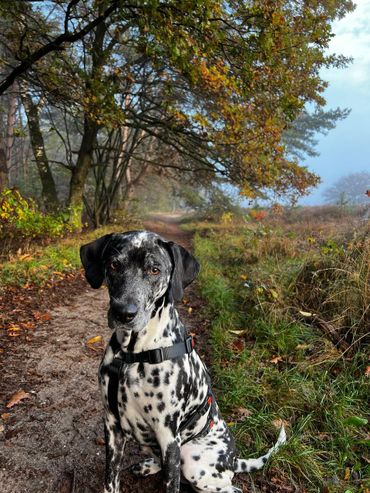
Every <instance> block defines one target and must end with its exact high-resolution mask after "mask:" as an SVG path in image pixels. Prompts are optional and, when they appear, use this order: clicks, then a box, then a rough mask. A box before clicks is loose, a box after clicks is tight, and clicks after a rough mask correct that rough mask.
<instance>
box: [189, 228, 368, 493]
mask: <svg viewBox="0 0 370 493" xmlns="http://www.w3.org/2000/svg"><path fill="white" fill-rule="evenodd" d="M198 232H199V234H197V235H196V237H195V241H194V245H195V254H196V256H197V258H198V259H199V260H200V263H201V266H202V270H201V274H200V291H201V294H202V296H203V297H205V299H206V301H207V308H206V310H207V312H208V316H210V318H211V319H212V331H211V335H210V341H211V345H212V352H211V353H210V354H211V357H212V365H211V369H212V374H213V377H214V383H215V387H216V395H217V398H218V401H219V404H220V407H221V409H222V411H223V414H224V416H225V418H226V420H227V421H228V423H229V425H230V426H231V429H232V431H233V433H234V435H235V437H236V440H237V444H238V448H239V450H240V452H241V455H243V456H245V457H250V456H254V457H256V456H258V455H260V454H262V453H265V452H266V450H267V449H268V448H269V447H270V446H271V445H272V443H273V442H274V440H276V436H277V432H278V431H277V428H276V425H277V423H279V420H284V421H285V422H286V424H287V426H288V434H289V440H288V443H287V445H286V446H285V447H283V448H282V449H281V450H280V451H279V452H278V453H277V454H276V455H275V457H273V458H272V459H271V461H269V463H268V465H267V469H272V471H271V474H274V475H276V474H280V475H281V476H282V477H285V478H289V482H290V484H293V485H296V487H297V488H298V491H310V492H317V491H327V492H333V493H334V492H335V493H339V492H346V491H348V492H352V493H355V492H365V491H366V488H369V487H370V485H369V477H370V466H369V462H368V460H366V457H368V456H369V446H370V440H369V425H368V423H367V424H366V419H368V420H369V418H370V413H369V407H368V396H369V395H370V387H369V378H367V377H366V376H365V368H366V365H368V360H367V354H366V351H365V348H364V347H362V348H361V347H359V348H358V351H357V352H355V353H353V352H352V353H351V357H350V358H349V357H347V358H346V356H349V355H342V354H341V352H340V351H339V350H338V349H337V348H336V347H335V346H334V345H333V343H332V342H331V341H330V340H328V339H326V338H325V336H324V335H323V333H321V332H320V331H319V330H318V329H317V328H315V327H312V326H310V325H309V324H308V323H307V322H306V320H305V318H304V317H302V316H300V315H299V309H300V306H299V304H298V303H297V299H299V297H298V296H297V292H296V290H295V289H296V288H295V282H296V279H297V277H298V276H299V274H300V272H301V270H302V269H304V268H305V267H304V266H305V265H307V263H309V262H312V261H315V262H316V261H317V260H314V259H317V258H318V256H319V255H321V257H323V258H324V259H325V258H326V256H328V257H329V256H330V259H331V260H330V261H333V262H334V263H335V262H336V257H335V256H336V252H334V254H333V252H331V251H328V252H326V251H322V250H321V247H320V246H318V245H316V246H315V248H313V247H312V246H311V245H309V247H308V248H307V249H306V250H304V251H300V250H299V248H298V247H297V243H296V237H295V236H294V235H292V243H293V244H291V245H289V244H288V243H289V238H288V239H287V237H286V236H284V234H285V233H284V231H280V233H279V232H277V233H276V232H275V233H274V234H280V235H282V238H280V239H279V238H274V237H273V234H270V233H269V234H270V238H272V241H271V250H270V249H269V247H268V245H269V241H268V240H266V236H265V235H261V236H260V237H258V235H256V234H255V233H253V234H252V235H251V232H250V231H245V230H243V229H241V228H238V229H235V230H234V231H233V232H232V231H231V230H230V229H229V234H228V235H227V236H225V235H224V232H222V233H221V232H218V231H216V229H213V228H212V227H210V225H208V227H207V229H206V234H204V229H203V230H202V228H201V227H200V228H198ZM256 236H257V240H256V241H255V238H256ZM261 244H263V248H262V250H261V249H260V248H259V247H260V246H261ZM277 245H278V246H277ZM282 245H283V246H282ZM341 255H342V254H341V253H338V258H337V264H336V265H337V266H338V268H342V269H343V266H344V259H343V258H342V257H341ZM365 255H367V253H366V251H362V252H359V257H358V263H356V262H355V260H353V259H352V257H351V252H349V254H348V262H352V264H353V262H355V263H354V264H353V265H352V268H351V272H352V274H351V275H352V276H353V275H354V276H355V278H356V281H357V282H361V283H362V284H361V285H362V289H363V291H365V292H363V293H362V294H361V296H357V294H356V296H355V295H353V296H352V297H351V298H349V297H348V296H347V295H346V297H344V298H342V300H351V301H350V302H351V303H356V306H351V307H350V311H351V313H352V314H354V315H353V316H352V319H351V320H352V321H353V323H354V324H356V323H357V324H361V323H362V319H363V318H364V317H366V316H367V312H366V306H367V305H366V302H365V303H364V297H366V295H367V294H366V289H364V288H363V283H364V282H366V279H368V270H367V268H368V265H367V264H366V262H365V261H364V258H365ZM252 256H253V262H250V260H251V259H252ZM328 260H329V259H328ZM356 273H357V274H356ZM356 275H357V276H358V277H359V278H360V281H358V278H357V277H356ZM335 282H336V278H334V284H333V282H332V283H331V284H330V285H329V284H328V285H326V286H325V285H324V284H323V285H322V286H321V289H322V290H325V293H323V294H324V295H326V296H327V297H333V296H334V297H335V296H336V297H337V298H338V297H339V296H340V294H337V293H336V292H335V289H336V287H337V285H336V284H335ZM341 282H342V281H341ZM306 289H310V288H309V287H308V286H307V287H306ZM311 289H313V288H311ZM366 299H367V298H366ZM348 302H349V301H347V303H348ZM337 306H338V307H339V305H337ZM303 308H305V307H302V309H303ZM319 308H320V306H318V307H317V309H319ZM341 309H344V310H346V309H348V307H347V305H344V306H342V307H341ZM358 326H360V325H358ZM355 327H356V325H355ZM359 330H360V329H359ZM235 331H236V333H235ZM238 331H240V332H238ZM352 417H355V418H354V419H353V418H352ZM354 423H355V424H354Z"/></svg>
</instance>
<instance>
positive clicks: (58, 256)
mask: <svg viewBox="0 0 370 493" xmlns="http://www.w3.org/2000/svg"><path fill="white" fill-rule="evenodd" d="M135 228H136V229H137V224H129V225H128V224H125V225H122V224H120V225H117V224H115V225H114V226H112V225H109V226H106V227H103V228H99V229H96V230H94V231H89V232H85V233H82V234H80V235H78V236H72V237H70V238H65V239H60V238H59V239H58V240H57V241H56V242H55V243H52V244H50V245H48V246H35V247H33V248H30V249H28V250H27V252H26V253H24V252H19V253H16V254H13V255H11V256H10V258H9V260H7V261H5V262H3V263H1V264H0V285H1V286H2V288H6V287H7V286H9V285H12V286H19V287H26V288H27V287H28V286H29V285H39V286H43V285H45V284H46V285H47V284H49V283H52V282H53V280H58V279H61V278H63V277H64V276H65V275H66V274H67V273H69V272H72V271H75V270H77V269H80V268H81V261H80V253H79V252H80V246H81V245H82V244H83V243H88V242H89V241H93V240H94V239H95V238H98V237H100V236H103V235H104V234H107V233H111V232H113V231H119V232H120V231H123V230H127V229H135Z"/></svg>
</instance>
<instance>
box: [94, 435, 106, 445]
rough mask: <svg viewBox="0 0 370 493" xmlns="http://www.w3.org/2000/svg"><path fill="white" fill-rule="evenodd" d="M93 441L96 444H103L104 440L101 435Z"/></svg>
mask: <svg viewBox="0 0 370 493" xmlns="http://www.w3.org/2000/svg"><path fill="white" fill-rule="evenodd" d="M95 443H96V445H105V440H104V438H103V437H97V438H96V440H95Z"/></svg>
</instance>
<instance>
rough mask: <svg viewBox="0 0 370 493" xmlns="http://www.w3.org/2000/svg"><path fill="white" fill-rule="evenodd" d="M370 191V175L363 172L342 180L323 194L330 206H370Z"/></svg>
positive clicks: (344, 177)
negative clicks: (369, 190)
mask: <svg viewBox="0 0 370 493" xmlns="http://www.w3.org/2000/svg"><path fill="white" fill-rule="evenodd" d="M368 189H370V173H369V172H367V171H362V172H360V173H351V174H349V175H346V176H343V177H342V178H340V179H339V180H338V181H337V182H336V183H335V184H334V185H333V186H331V187H329V188H327V189H326V190H325V191H324V192H323V196H324V198H325V200H326V202H328V203H330V204H337V205H341V206H345V205H361V204H369V203H370V199H369V197H368V196H367V194H366V192H367V190H368Z"/></svg>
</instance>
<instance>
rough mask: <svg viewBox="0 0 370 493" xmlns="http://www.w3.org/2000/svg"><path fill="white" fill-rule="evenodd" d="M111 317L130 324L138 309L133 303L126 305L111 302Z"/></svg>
mask: <svg viewBox="0 0 370 493" xmlns="http://www.w3.org/2000/svg"><path fill="white" fill-rule="evenodd" d="M111 307H112V311H113V316H114V318H116V319H117V320H119V321H120V322H122V323H127V322H131V321H132V320H133V319H134V318H135V317H136V315H137V312H138V308H137V306H136V305H134V304H133V303H129V304H127V305H124V304H121V303H115V302H113V303H112V305H111Z"/></svg>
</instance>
